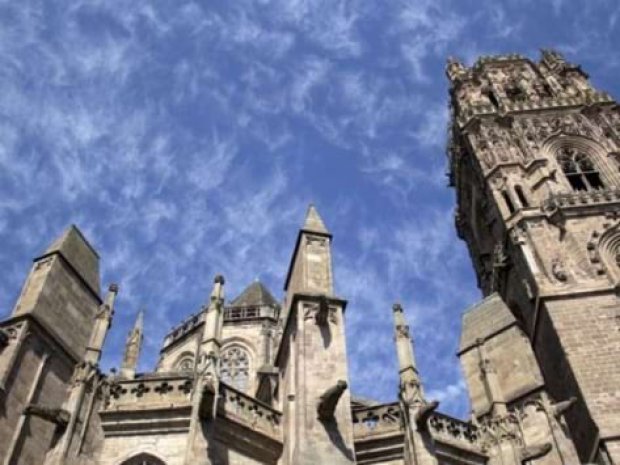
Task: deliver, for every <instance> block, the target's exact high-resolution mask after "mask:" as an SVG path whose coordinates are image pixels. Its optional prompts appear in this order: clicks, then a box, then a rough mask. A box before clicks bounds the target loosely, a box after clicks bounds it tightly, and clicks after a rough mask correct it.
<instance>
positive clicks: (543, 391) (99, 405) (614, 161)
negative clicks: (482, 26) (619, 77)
mask: <svg viewBox="0 0 620 465" xmlns="http://www.w3.org/2000/svg"><path fill="white" fill-rule="evenodd" d="M447 74H448V78H449V79H450V82H451V106H452V110H453V120H452V124H451V128H450V142H449V160H450V173H451V180H452V184H453V186H454V187H455V188H456V190H457V201H458V204H457V209H456V223H457V229H458V232H459V235H460V236H461V237H462V238H463V239H464V240H465V241H466V243H467V245H468V247H469V250H470V253H471V257H472V261H473V264H474V268H475V270H476V273H477V276H478V280H479V285H480V287H481V289H482V291H483V293H484V295H485V298H484V299H483V300H482V301H481V302H479V303H478V304H476V305H474V306H473V307H472V308H471V309H469V310H468V311H466V312H465V314H464V316H463V328H462V334H461V340H460V346H459V353H458V356H459V358H460V361H461V364H462V367H463V372H464V375H465V379H466V382H467V385H468V389H469V393H470V398H471V405H472V416H471V418H470V419H469V420H467V421H463V420H459V419H456V418H452V417H450V416H448V415H445V414H443V413H441V412H440V411H439V405H438V403H437V402H434V401H432V399H427V397H426V395H425V393H424V388H423V385H422V376H421V374H420V373H419V372H418V369H417V365H416V360H415V354H414V350H413V345H412V341H411V338H410V331H409V327H408V325H407V319H406V316H405V310H404V309H403V308H402V306H401V305H399V304H394V306H393V312H392V313H393V318H394V340H395V353H396V356H397V357H398V362H399V363H398V366H399V378H400V382H399V386H398V390H397V397H396V398H395V399H394V401H393V402H391V403H387V404H381V403H374V402H372V401H366V400H360V399H356V398H355V397H353V396H351V395H350V393H349V390H348V384H349V374H348V365H347V360H346V342H347V341H346V339H345V332H344V326H345V318H346V307H347V302H346V300H344V299H343V298H341V297H339V296H338V295H337V294H335V291H334V286H333V273H332V258H331V257H332V251H331V242H332V236H331V233H330V232H329V231H328V229H327V228H326V227H325V224H324V223H323V220H322V219H321V217H320V216H319V214H318V212H317V211H316V209H315V208H314V207H313V206H311V207H310V208H309V210H308V214H307V216H306V219H305V222H304V225H303V226H302V228H301V230H300V231H299V234H298V238H297V242H296V244H295V247H294V251H293V254H292V259H291V264H290V267H289V272H288V275H287V278H286V282H285V291H286V296H285V298H284V301H283V302H278V301H276V300H275V299H274V298H273V296H272V295H271V293H270V292H269V290H267V289H266V288H265V287H264V286H263V285H262V284H261V283H258V282H255V283H252V284H250V285H249V286H248V287H247V288H246V290H245V291H244V292H242V293H241V295H239V296H238V297H236V298H234V299H232V300H230V301H227V300H226V298H225V295H224V290H225V287H226V285H225V279H224V278H223V277H222V276H217V277H215V279H214V284H213V291H212V293H211V296H210V298H209V301H208V302H207V303H206V304H205V305H204V307H203V308H202V309H201V310H200V311H199V312H198V313H196V314H193V315H190V316H189V317H187V318H186V319H185V320H184V321H182V322H181V323H180V324H179V325H178V326H177V327H175V328H174V329H173V330H172V331H171V332H170V333H169V334H168V335H167V336H166V337H165V339H164V341H163V344H162V348H161V351H160V359H159V362H158V364H157V367H156V368H155V370H154V371H152V372H149V373H136V364H137V361H138V358H139V355H140V349H141V343H142V337H143V329H142V316H139V317H138V319H137V321H136V324H135V326H134V328H133V329H132V330H131V331H130V333H129V335H128V338H127V346H126V349H125V352H124V356H123V362H122V368H121V370H120V372H119V373H118V374H109V375H104V374H102V373H101V372H100V370H99V360H100V357H101V349H102V347H103V343H104V340H105V337H106V334H107V331H108V329H109V326H110V324H112V321H113V315H114V300H115V296H116V294H117V292H118V289H117V287H116V286H115V285H111V286H110V287H109V290H108V291H107V294H106V295H105V296H104V297H103V298H101V297H100V286H99V269H98V266H99V264H98V260H99V257H98V255H97V253H96V252H95V251H94V249H93V248H92V247H91V246H90V245H89V244H88V242H87V241H86V239H85V238H84V237H83V236H82V234H81V233H80V232H79V231H78V229H77V228H75V227H71V228H69V229H68V230H67V231H66V232H65V233H64V234H63V235H62V236H61V237H60V238H59V239H58V240H56V241H55V242H54V243H53V244H52V245H51V246H50V247H49V249H48V250H47V251H46V252H45V253H44V254H43V255H42V256H41V257H39V258H37V259H35V262H34V265H33V268H32V270H31V272H30V275H29V276H28V278H27V280H26V283H25V284H24V287H23V291H22V293H21V295H20V297H19V299H18V301H17V303H16V305H15V308H14V311H13V313H12V315H11V316H10V317H9V318H8V319H7V320H5V321H3V322H2V323H0V462H1V463H2V465H35V464H36V465H40V464H44V465H96V464H98V465H146V464H149V465H164V464H165V465H190V464H191V465H246V464H247V465H250V464H252V465H254V464H256V465H311V464H330V465H332V464H343V465H346V464H359V465H363V464H382V465H440V464H452V465H456V464H471V465H478V464H480V465H481V464H489V465H521V464H524V463H526V464H535V465H561V464H579V463H586V462H596V463H598V464H600V465H609V464H620V442H619V441H620V439H619V438H620V412H619V410H620V390H619V389H620V388H618V386H619V385H620V368H619V367H620V364H618V362H617V360H618V355H619V352H620V332H619V331H618V318H620V306H619V305H618V300H617V299H618V298H617V289H618V288H619V286H618V283H619V282H620V268H619V266H620V232H618V229H619V228H620V226H619V225H620V219H619V218H618V217H617V212H618V205H620V170H619V167H620V165H619V164H618V163H620V150H619V146H620V112H619V111H618V107H617V106H616V104H615V102H614V101H613V100H612V99H611V98H610V97H609V96H608V95H607V94H605V93H603V92H598V91H596V90H595V89H593V88H592V87H591V86H590V84H589V82H588V80H587V76H586V75H585V74H584V72H583V71H582V70H581V69H580V68H579V67H577V66H573V65H571V64H569V63H567V62H566V61H565V60H564V59H563V58H562V57H561V56H560V55H559V54H558V53H556V52H551V51H544V52H543V56H542V60H541V61H540V62H538V63H534V62H532V61H530V60H528V59H526V58H523V57H520V56H516V55H511V56H503V57H489V58H482V59H480V60H479V61H478V62H476V63H475V64H474V66H473V67H471V68H466V67H465V66H463V65H462V64H460V63H458V62H457V61H455V60H450V61H449V63H448V68H447ZM386 317H388V315H387V312H386Z"/></svg>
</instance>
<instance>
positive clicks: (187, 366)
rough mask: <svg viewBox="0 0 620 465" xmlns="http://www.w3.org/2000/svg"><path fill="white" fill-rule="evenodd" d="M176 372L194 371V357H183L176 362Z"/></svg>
mask: <svg viewBox="0 0 620 465" xmlns="http://www.w3.org/2000/svg"><path fill="white" fill-rule="evenodd" d="M177 371H184V372H187V371H194V357H192V356H191V355H185V356H183V357H181V359H180V360H179V361H178V362H177Z"/></svg>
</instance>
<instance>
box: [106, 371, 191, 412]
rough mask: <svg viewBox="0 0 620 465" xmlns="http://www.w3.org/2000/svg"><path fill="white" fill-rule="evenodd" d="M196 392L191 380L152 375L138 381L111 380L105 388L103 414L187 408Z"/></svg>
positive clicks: (176, 376)
mask: <svg viewBox="0 0 620 465" xmlns="http://www.w3.org/2000/svg"><path fill="white" fill-rule="evenodd" d="M192 389H193V380H192V378H191V377H189V376H186V375H182V374H171V373H162V374H150V375H148V376H144V377H139V378H136V379H130V380H123V379H115V378H111V379H110V380H109V382H108V384H107V385H105V386H104V388H103V394H104V396H103V397H104V402H103V406H102V407H103V408H102V410H103V411H127V410H148V409H158V408H174V407H185V406H188V405H189V403H190V395H191V392H192Z"/></svg>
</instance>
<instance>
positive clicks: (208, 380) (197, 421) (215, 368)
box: [184, 275, 225, 465]
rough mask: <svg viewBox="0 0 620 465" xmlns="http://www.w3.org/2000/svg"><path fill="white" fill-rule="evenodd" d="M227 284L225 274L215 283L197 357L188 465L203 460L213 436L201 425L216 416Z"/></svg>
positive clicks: (188, 445) (186, 457)
mask: <svg viewBox="0 0 620 465" xmlns="http://www.w3.org/2000/svg"><path fill="white" fill-rule="evenodd" d="M224 283H225V281H224V277H223V276H222V275H217V276H216V277H215V279H214V280H213V290H212V291H211V296H210V299H209V305H208V307H207V310H206V316H205V323H204V326H203V331H202V335H201V337H200V339H199V343H198V345H197V347H196V354H195V356H194V360H195V361H196V369H195V370H194V381H193V386H194V388H193V391H192V398H191V417H190V425H189V431H188V433H187V447H186V451H185V460H184V463H185V465H190V464H193V463H196V462H198V461H199V460H201V458H200V457H201V455H200V453H201V449H202V448H204V447H208V444H209V441H210V437H209V434H202V433H203V429H202V426H201V425H202V422H203V420H206V421H210V420H213V419H214V418H215V415H216V409H217V401H218V400H217V399H218V389H219V381H220V373H219V362H220V349H221V347H222V325H223V324H224V316H223V308H224ZM202 450H204V449H202Z"/></svg>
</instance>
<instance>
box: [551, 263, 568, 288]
mask: <svg viewBox="0 0 620 465" xmlns="http://www.w3.org/2000/svg"><path fill="white" fill-rule="evenodd" d="M551 274H552V275H553V277H554V278H555V279H557V280H558V281H560V282H562V283H565V282H566V281H568V273H567V271H566V268H565V266H564V262H563V261H562V259H561V258H560V257H556V258H554V259H553V260H551Z"/></svg>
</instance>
